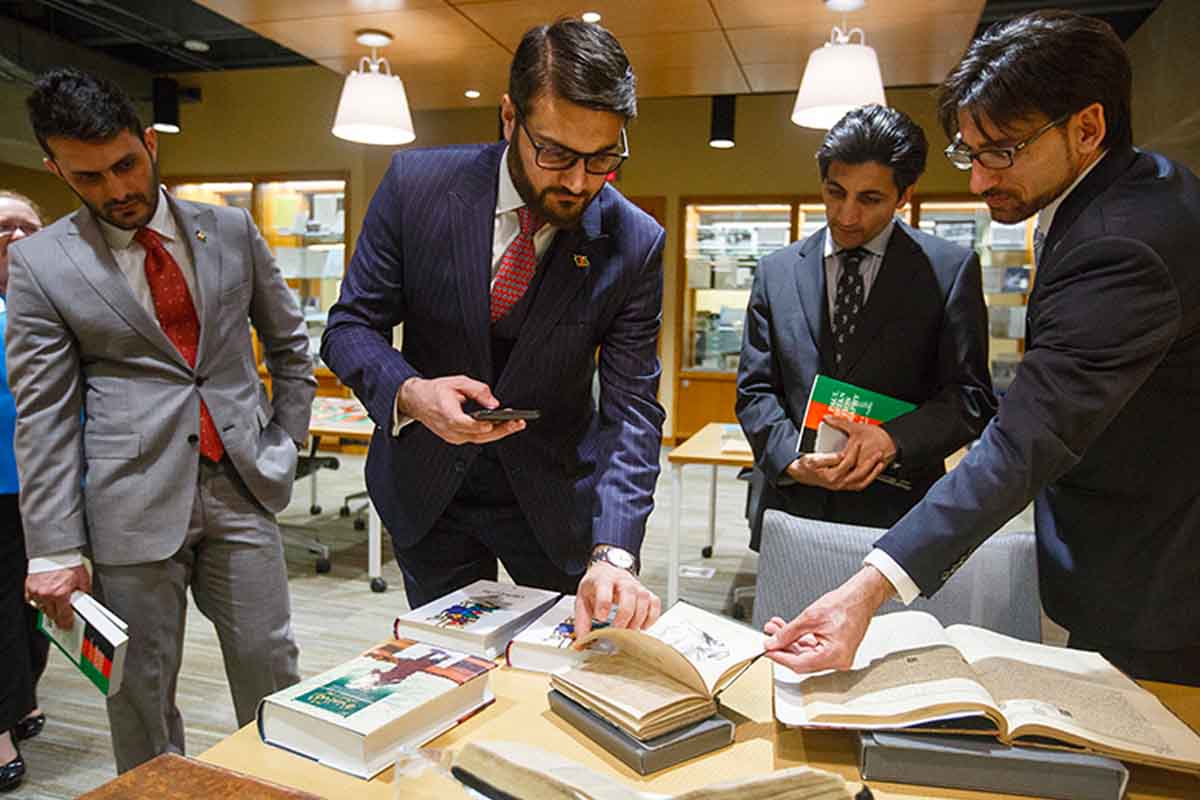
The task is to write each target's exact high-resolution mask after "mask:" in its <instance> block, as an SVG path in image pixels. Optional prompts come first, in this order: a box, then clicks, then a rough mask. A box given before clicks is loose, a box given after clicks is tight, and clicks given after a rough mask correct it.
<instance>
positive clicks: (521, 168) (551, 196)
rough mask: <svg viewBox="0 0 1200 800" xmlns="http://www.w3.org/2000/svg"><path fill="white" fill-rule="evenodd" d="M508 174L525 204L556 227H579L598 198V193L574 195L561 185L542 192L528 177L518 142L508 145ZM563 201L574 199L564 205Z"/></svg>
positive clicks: (568, 228)
mask: <svg viewBox="0 0 1200 800" xmlns="http://www.w3.org/2000/svg"><path fill="white" fill-rule="evenodd" d="M508 174H509V176H510V177H511V178H512V182H513V187H514V188H516V190H517V194H519V195H520V196H521V200H523V201H524V202H525V205H526V207H528V208H529V210H530V211H532V212H533V213H534V214H536V215H538V216H539V217H541V218H542V219H544V220H546V222H548V223H550V224H551V225H553V226H554V227H556V228H562V229H567V230H570V229H572V228H577V227H579V220H580V219H582V218H583V212H584V211H586V210H587V207H588V206H589V205H591V202H592V200H594V199H595V198H596V195H595V194H593V195H590V196H589V195H588V194H587V193H586V192H585V193H582V194H575V193H574V192H569V191H567V190H566V189H563V188H562V187H559V188H549V187H548V188H545V189H542V191H540V192H539V191H537V189H535V188H534V186H533V181H531V180H530V179H529V173H527V172H526V171H525V163H524V162H523V161H522V160H521V154H520V152H518V148H517V145H516V143H513V144H511V145H510V146H509V148H508ZM555 198H559V199H557V200H556V199H555ZM564 200H567V201H573V202H569V203H568V204H567V205H566V206H564V205H563V201H564Z"/></svg>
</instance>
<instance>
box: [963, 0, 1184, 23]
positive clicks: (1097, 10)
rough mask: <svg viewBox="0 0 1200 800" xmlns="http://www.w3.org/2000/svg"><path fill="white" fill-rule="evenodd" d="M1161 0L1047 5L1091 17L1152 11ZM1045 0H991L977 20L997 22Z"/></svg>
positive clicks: (1077, 0) (1066, 0)
mask: <svg viewBox="0 0 1200 800" xmlns="http://www.w3.org/2000/svg"><path fill="white" fill-rule="evenodd" d="M1160 3H1161V0H1109V1H1108V2H1105V1H1104V0H1056V1H1055V2H1053V3H1050V4H1049V6H1052V7H1054V8H1060V9H1065V10H1067V11H1075V12H1076V13H1079V14H1086V15H1088V16H1091V17H1095V16H1102V15H1104V14H1129V13H1137V12H1148V11H1154V10H1155V9H1156V8H1158V6H1159V5H1160ZM1047 5H1048V4H1047V3H1046V0H999V2H997V0H991V2H988V3H987V5H985V6H984V9H983V14H982V15H980V17H979V22H980V23H981V24H982V23H987V22H999V21H1000V20H1006V19H1012V18H1013V17H1019V16H1021V15H1022V14H1027V13H1029V12H1031V11H1040V10H1042V9H1044V8H1046V7H1047Z"/></svg>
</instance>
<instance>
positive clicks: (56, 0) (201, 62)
mask: <svg viewBox="0 0 1200 800" xmlns="http://www.w3.org/2000/svg"><path fill="white" fill-rule="evenodd" d="M37 2H39V3H41V4H42V5H44V6H46V7H47V8H51V9H54V10H55V11H58V12H60V13H63V14H66V15H67V16H70V17H74V18H75V19H78V20H82V21H84V22H86V23H88V24H89V25H93V26H95V27H97V28H99V29H101V30H104V31H108V32H109V33H111V34H115V35H117V36H122V37H125V39H126V41H128V42H129V43H131V44H140V45H142V46H143V47H146V48H148V49H150V50H153V51H155V52H157V53H161V54H162V55H164V56H167V57H168V58H171V59H174V60H175V61H178V62H181V63H184V64H187V65H188V66H190V67H193V68H195V69H200V70H205V71H212V70H218V69H220V66H219V65H218V64H216V63H214V62H213V61H210V60H209V59H207V58H202V57H200V56H198V55H196V54H195V53H192V52H189V51H187V50H184V49H183V48H181V47H167V46H165V45H162V44H159V43H157V42H154V41H151V40H150V38H149V37H147V36H146V35H145V34H142V33H139V32H137V31H136V30H134V29H133V28H132V27H130V26H128V25H126V24H123V23H121V22H119V21H115V20H113V19H110V18H108V17H105V16H102V15H101V14H97V13H94V12H92V11H90V10H89V8H98V9H103V10H104V11H108V12H112V13H115V14H117V15H119V16H122V17H130V18H133V19H136V20H138V21H140V22H142V23H143V24H149V25H151V26H153V27H157V28H160V29H162V30H164V31H169V30H170V29H169V28H165V27H164V26H162V25H158V24H157V23H154V22H153V21H151V20H148V19H146V18H145V17H142V16H140V15H137V14H134V13H133V12H130V11H128V10H127V9H124V8H121V7H120V6H117V5H115V4H113V3H109V2H107V1H106V0H92V2H91V4H90V6H80V5H79V4H78V3H76V2H73V0H37ZM182 38H184V37H181V36H179V34H177V33H176V34H174V39H175V41H179V40H180V39H182Z"/></svg>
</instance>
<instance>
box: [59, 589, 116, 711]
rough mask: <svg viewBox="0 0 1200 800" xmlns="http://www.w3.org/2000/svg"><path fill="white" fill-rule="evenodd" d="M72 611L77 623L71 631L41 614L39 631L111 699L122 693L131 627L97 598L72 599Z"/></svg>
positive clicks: (74, 596)
mask: <svg viewBox="0 0 1200 800" xmlns="http://www.w3.org/2000/svg"><path fill="white" fill-rule="evenodd" d="M71 608H72V609H74V611H75V621H74V624H72V625H71V629H70V630H64V629H62V628H59V627H58V626H57V625H55V624H54V620H52V619H50V618H49V617H47V616H46V615H45V614H44V613H42V612H38V629H39V630H41V631H42V633H44V634H46V636H48V637H50V641H52V642H54V645H55V646H56V647H57V648H58V649H59V650H61V651H62V652H63V655H65V656H66V657H67V658H68V659H70V661H71V663H72V664H74V665H75V666H76V667H77V668H78V669H79V671H80V672H82V673H83V675H84V677H86V678H87V679H88V680H89V681H91V682H92V684H93V685H94V686H95V687H96V688H97V689H99V690H100V693H101V694H103V695H104V696H105V697H112V696H113V695H114V694H116V693H117V692H118V691H119V690H120V689H121V678H122V676H123V675H124V673H125V648H126V645H127V644H128V643H129V634H128V627H127V626H126V625H125V622H124V621H123V620H121V619H120V618H119V617H118V616H117V615H116V614H114V613H112V612H111V611H109V610H108V609H107V608H105V607H104V606H102V605H101V604H100V603H99V601H97V600H96V598H94V597H92V596H91V595H88V594H84V593H83V592H75V593H74V594H72V595H71Z"/></svg>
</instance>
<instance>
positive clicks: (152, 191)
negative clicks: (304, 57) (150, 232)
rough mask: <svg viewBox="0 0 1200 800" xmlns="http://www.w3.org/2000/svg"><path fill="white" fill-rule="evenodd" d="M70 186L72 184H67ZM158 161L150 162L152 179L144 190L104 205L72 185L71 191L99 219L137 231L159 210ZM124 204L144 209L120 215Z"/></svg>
mask: <svg viewBox="0 0 1200 800" xmlns="http://www.w3.org/2000/svg"><path fill="white" fill-rule="evenodd" d="M67 185H68V186H70V184H67ZM158 186H159V182H158V162H156V161H153V160H151V162H150V181H149V184H148V185H147V186H146V188H145V189H144V190H143V191H140V192H130V193H129V194H127V195H125V196H124V197H118V198H116V199H114V200H107V201H105V203H104V205H102V206H97V205H95V204H94V203H91V202H89V201H88V199H87V198H86V197H84V196H83V195H81V194H80V193H79V192H75V187H73V186H71V191H73V192H75V196H76V197H78V198H79V201H80V202H81V203H83V204H84V205H85V206H87V209H88V210H89V211H91V212H92V214H94V215H95V216H96V217H98V218H99V219H102V220H104V221H105V222H107V223H108V224H109V225H112V226H113V227H114V228H120V229H121V230H126V231H136V230H137V229H138V228H141V227H143V226H145V224H146V223H147V222H149V221H150V220H151V219H153V218H154V212H155V211H157V210H158V200H159V192H158ZM123 205H131V206H134V207H140V208H142V209H143V213H141V214H137V215H134V216H130V215H128V214H126V215H120V216H118V212H117V208H118V207H119V206H123Z"/></svg>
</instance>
